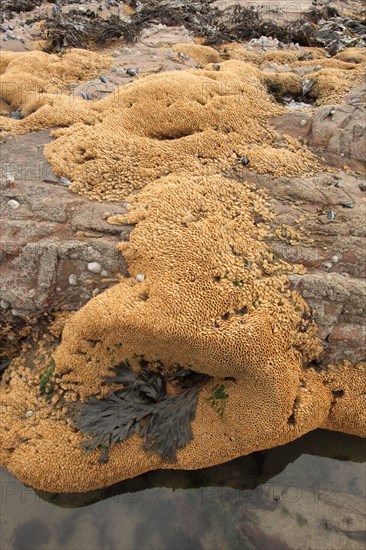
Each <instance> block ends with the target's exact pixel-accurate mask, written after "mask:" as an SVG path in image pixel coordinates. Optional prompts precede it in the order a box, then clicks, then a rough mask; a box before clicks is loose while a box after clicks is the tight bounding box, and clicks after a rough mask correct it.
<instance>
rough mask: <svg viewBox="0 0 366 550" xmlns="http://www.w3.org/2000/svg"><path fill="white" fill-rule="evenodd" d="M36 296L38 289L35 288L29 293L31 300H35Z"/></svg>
mask: <svg viewBox="0 0 366 550" xmlns="http://www.w3.org/2000/svg"><path fill="white" fill-rule="evenodd" d="M35 295H36V289H35V288H31V289H30V290H29V291H28V296H29V298H34V297H35Z"/></svg>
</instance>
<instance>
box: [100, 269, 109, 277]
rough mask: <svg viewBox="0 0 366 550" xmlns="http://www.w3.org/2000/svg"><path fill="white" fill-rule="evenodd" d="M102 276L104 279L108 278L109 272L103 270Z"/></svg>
mask: <svg viewBox="0 0 366 550" xmlns="http://www.w3.org/2000/svg"><path fill="white" fill-rule="evenodd" d="M100 274H101V276H102V277H108V271H106V270H105V269H102V271H101V272H100Z"/></svg>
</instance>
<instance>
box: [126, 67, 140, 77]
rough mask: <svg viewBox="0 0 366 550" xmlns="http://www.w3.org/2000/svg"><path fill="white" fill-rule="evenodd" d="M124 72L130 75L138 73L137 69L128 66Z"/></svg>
mask: <svg viewBox="0 0 366 550" xmlns="http://www.w3.org/2000/svg"><path fill="white" fill-rule="evenodd" d="M126 73H127V74H128V75H130V76H136V75H137V73H138V69H131V68H128V69H127V71H126Z"/></svg>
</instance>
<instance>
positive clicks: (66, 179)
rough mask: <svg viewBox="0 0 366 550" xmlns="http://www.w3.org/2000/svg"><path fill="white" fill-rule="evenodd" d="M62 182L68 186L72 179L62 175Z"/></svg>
mask: <svg viewBox="0 0 366 550" xmlns="http://www.w3.org/2000/svg"><path fill="white" fill-rule="evenodd" d="M60 182H61V183H62V185H65V186H66V187H68V186H69V185H71V180H69V178H65V176H61V177H60Z"/></svg>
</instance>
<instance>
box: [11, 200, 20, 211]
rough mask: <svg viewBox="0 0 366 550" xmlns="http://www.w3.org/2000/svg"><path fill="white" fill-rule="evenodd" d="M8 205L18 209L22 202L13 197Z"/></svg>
mask: <svg viewBox="0 0 366 550" xmlns="http://www.w3.org/2000/svg"><path fill="white" fill-rule="evenodd" d="M8 207H9V208H11V209H12V210H16V209H17V208H19V207H20V203H19V202H18V201H16V200H14V199H11V200H10V201H8Z"/></svg>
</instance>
